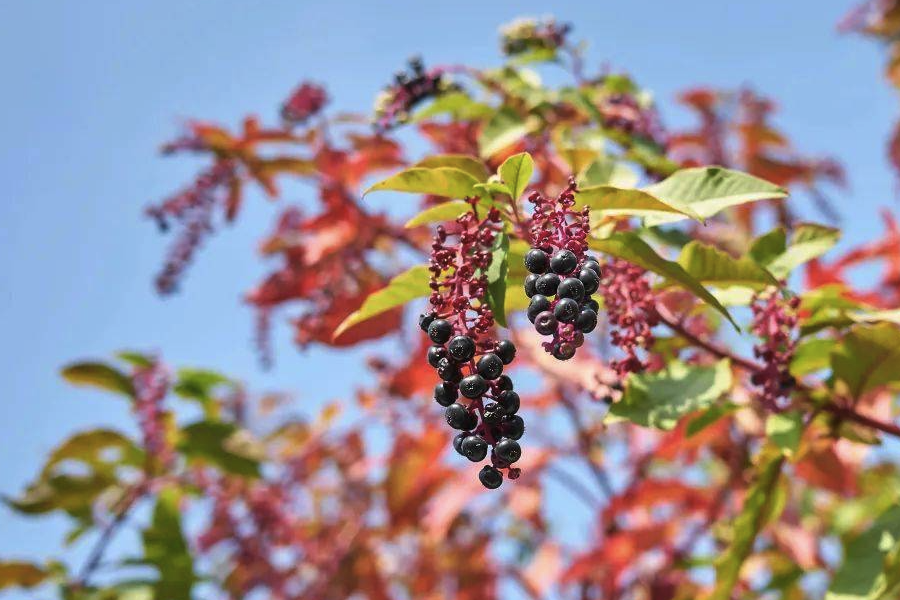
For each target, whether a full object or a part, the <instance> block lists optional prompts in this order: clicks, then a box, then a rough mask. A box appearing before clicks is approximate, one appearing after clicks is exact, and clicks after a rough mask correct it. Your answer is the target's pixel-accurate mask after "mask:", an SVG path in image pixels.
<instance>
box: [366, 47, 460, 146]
mask: <svg viewBox="0 0 900 600" xmlns="http://www.w3.org/2000/svg"><path fill="white" fill-rule="evenodd" d="M452 88H453V84H451V83H450V82H448V81H447V78H446V74H445V72H444V69H441V68H433V69H428V70H426V69H425V65H424V64H422V59H421V58H418V57H415V58H412V59H410V61H409V70H408V71H400V72H398V73H397V74H396V75H395V76H394V83H393V84H392V85H389V86H388V87H386V88H385V89H384V91H383V92H381V94H379V95H378V97H377V98H376V99H375V128H376V130H378V131H380V132H383V131H387V130H389V129H392V128H393V127H396V126H397V125H400V124H402V123H405V122H406V121H407V120H408V119H409V114H410V111H411V110H412V109H413V108H415V107H416V105H418V104H420V103H422V102H424V101H425V100H427V99H428V98H433V97H435V96H439V95H441V94H442V93H444V92H446V91H448V90H450V89H452Z"/></svg>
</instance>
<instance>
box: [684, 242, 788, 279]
mask: <svg viewBox="0 0 900 600" xmlns="http://www.w3.org/2000/svg"><path fill="white" fill-rule="evenodd" d="M678 264H680V265H681V266H682V267H683V268H684V270H685V271H687V273H688V274H689V275H690V276H691V277H693V278H694V279H696V280H697V281H699V282H700V283H702V284H703V285H711V286H715V287H720V288H723V287H731V286H743V287H752V288H756V289H759V288H764V287H766V286H770V285H778V280H777V279H775V278H774V277H772V274H771V273H769V272H768V271H766V270H765V269H763V268H762V267H760V266H759V265H758V264H757V263H756V262H754V261H753V260H752V259H750V258H748V257H745V256H742V257H740V258H734V257H733V256H731V255H730V254H726V253H725V252H722V251H721V250H719V249H718V248H715V247H714V246H707V245H706V244H702V243H700V242H698V241H693V242H690V243H689V244H688V245H687V246H685V247H684V249H683V250H682V251H681V254H680V255H679V256H678Z"/></svg>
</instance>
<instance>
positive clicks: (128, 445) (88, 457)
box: [41, 429, 144, 479]
mask: <svg viewBox="0 0 900 600" xmlns="http://www.w3.org/2000/svg"><path fill="white" fill-rule="evenodd" d="M143 454H144V453H143V451H142V450H141V449H140V448H138V447H137V445H136V444H135V443H134V442H133V441H132V440H131V439H130V438H128V437H126V436H124V435H122V434H121V433H119V432H118V431H113V430H111V429H92V430H89V431H82V432H80V433H76V434H74V435H73V436H71V437H70V438H68V439H67V440H65V441H64V442H63V443H62V444H60V445H59V446H57V447H56V448H55V449H54V450H53V452H51V453H50V456H49V457H48V458H47V462H46V463H45V464H44V468H43V470H42V472H41V478H42V479H46V478H49V477H52V476H53V475H55V474H56V467H57V465H59V464H60V463H63V462H65V461H77V462H80V463H83V464H85V465H87V466H89V467H90V468H91V469H92V470H98V471H103V472H107V473H110V474H112V472H113V471H114V469H115V467H116V466H117V465H131V466H137V465H140V464H141V462H142V459H143Z"/></svg>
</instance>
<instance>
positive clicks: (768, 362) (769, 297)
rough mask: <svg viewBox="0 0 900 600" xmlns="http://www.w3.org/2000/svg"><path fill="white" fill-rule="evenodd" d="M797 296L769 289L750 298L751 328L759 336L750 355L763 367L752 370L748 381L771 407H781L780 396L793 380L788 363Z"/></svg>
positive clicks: (794, 325) (791, 356)
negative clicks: (786, 297)
mask: <svg viewBox="0 0 900 600" xmlns="http://www.w3.org/2000/svg"><path fill="white" fill-rule="evenodd" d="M799 305H800V298H799V297H798V296H792V297H791V298H790V299H787V300H785V299H784V298H783V297H782V296H781V293H780V292H779V290H777V289H775V288H770V289H769V290H766V291H764V292H761V293H760V294H758V295H757V296H756V297H754V299H753V303H752V304H751V306H750V308H751V309H752V310H753V324H752V326H751V329H752V331H753V333H754V334H755V335H756V336H757V337H758V338H759V339H760V341H759V343H758V344H756V345H755V346H753V355H754V356H756V358H758V359H760V360H762V361H763V368H762V369H761V370H759V371H757V372H756V373H754V374H753V375H752V376H751V378H750V381H751V383H753V385H756V386H759V387H761V388H762V393H761V397H760V400H761V401H762V403H763V405H764V406H766V408H768V409H770V410H780V409H781V408H783V407H782V406H780V405H779V401H780V399H781V398H786V397H787V396H788V395H790V392H791V389H792V388H793V387H794V385H796V383H797V382H796V380H795V379H794V377H793V376H792V375H791V374H790V372H789V370H788V366H789V365H790V362H791V358H793V356H794V350H795V349H796V346H797V342H796V339H795V336H794V333H795V332H794V330H795V328H796V327H797V314H796V310H797V307H798V306H799Z"/></svg>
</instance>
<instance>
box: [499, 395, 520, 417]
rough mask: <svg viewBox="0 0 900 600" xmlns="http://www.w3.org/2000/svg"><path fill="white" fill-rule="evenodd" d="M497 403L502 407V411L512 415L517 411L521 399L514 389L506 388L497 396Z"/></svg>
mask: <svg viewBox="0 0 900 600" xmlns="http://www.w3.org/2000/svg"><path fill="white" fill-rule="evenodd" d="M497 403H498V404H499V405H500V406H501V407H502V408H503V412H505V413H506V414H508V415H514V414H516V413H517V412H519V404H520V403H521V399H520V398H519V395H518V394H517V393H515V392H514V391H512V390H507V391H505V392H503V393H501V394H500V395H499V396H498V397H497Z"/></svg>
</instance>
